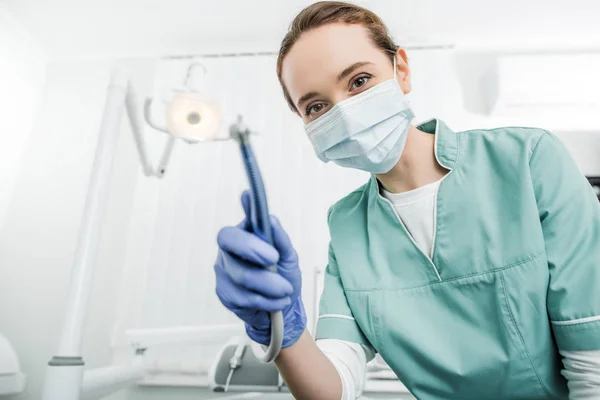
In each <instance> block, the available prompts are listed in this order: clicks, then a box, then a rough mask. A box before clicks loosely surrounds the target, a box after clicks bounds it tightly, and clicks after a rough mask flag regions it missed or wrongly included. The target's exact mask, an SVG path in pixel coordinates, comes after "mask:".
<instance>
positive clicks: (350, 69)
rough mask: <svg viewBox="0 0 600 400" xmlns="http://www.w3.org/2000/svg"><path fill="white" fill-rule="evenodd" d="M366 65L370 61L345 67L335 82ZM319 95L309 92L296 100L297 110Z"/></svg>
mask: <svg viewBox="0 0 600 400" xmlns="http://www.w3.org/2000/svg"><path fill="white" fill-rule="evenodd" d="M367 64H373V63H372V62H370V61H359V62H355V63H354V64H352V65H350V66H348V67H346V68H345V69H344V70H343V71H342V72H340V74H339V75H338V77H337V82H340V81H341V80H343V79H344V78H346V77H347V76H348V75H350V74H351V73H353V72H354V71H355V70H357V69H358V68H360V67H362V66H363V65H367ZM318 96H319V93H317V92H309V93H306V94H305V95H304V96H302V97H300V99H298V103H297V107H298V109H300V106H301V105H302V104H303V103H305V102H307V101H309V100H311V99H313V98H315V97H318Z"/></svg>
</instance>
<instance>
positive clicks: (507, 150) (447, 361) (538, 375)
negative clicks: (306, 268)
mask: <svg viewBox="0 0 600 400" xmlns="http://www.w3.org/2000/svg"><path fill="white" fill-rule="evenodd" d="M419 129H420V130H422V131H424V132H427V133H431V134H435V156H436V159H437V161H438V162H439V163H440V164H441V165H442V166H443V167H445V168H447V169H448V170H449V171H450V172H449V173H448V174H447V175H446V176H445V177H444V179H443V180H442V182H441V184H440V187H439V191H438V195H437V204H436V210H435V213H436V214H435V237H434V245H433V256H432V257H429V256H428V255H426V254H424V253H423V252H422V251H421V250H420V249H419V247H418V246H417V245H416V244H415V242H414V241H413V239H412V238H411V237H410V235H409V234H408V233H407V231H406V229H405V227H404V226H403V224H402V222H401V220H400V218H399V217H398V215H397V214H396V212H395V211H394V209H393V207H392V205H391V203H389V202H388V201H387V200H385V199H384V198H383V197H382V196H381V195H380V190H379V185H378V181H377V179H376V178H375V177H371V179H370V180H369V182H368V183H367V184H365V185H364V186H362V187H361V188H359V189H358V190H356V191H354V192H352V193H350V194H349V195H347V196H346V197H344V198H343V199H342V200H340V201H339V202H338V203H336V204H335V205H334V206H333V207H332V208H331V209H330V210H329V216H328V220H329V229H330V234H331V243H330V248H329V264H328V266H327V270H326V274H325V287H324V291H323V295H322V298H321V305H320V317H319V322H318V326H317V333H316V338H317V339H325V338H333V339H342V340H347V341H352V342H356V343H360V344H363V345H366V346H371V347H373V348H374V349H375V350H376V351H377V352H378V353H379V354H380V355H381V356H382V357H383V359H384V360H385V361H386V362H387V363H388V364H389V365H390V367H391V368H392V369H393V370H394V372H395V373H396V375H398V377H399V379H400V380H401V381H402V382H403V383H404V385H405V386H406V387H407V388H408V389H409V390H410V391H411V392H412V393H413V395H415V396H416V397H417V398H419V399H424V400H429V399H461V400H465V399H478V400H482V399H485V400H492V399H503V400H506V399H548V398H551V399H552V398H556V399H558V398H562V399H564V398H567V396H568V389H567V384H566V380H565V378H564V377H562V375H561V374H560V370H561V368H562V364H561V358H560V356H559V354H558V349H560V350H598V349H600V244H599V242H598V241H599V239H600V205H599V203H598V200H597V198H596V195H595V193H594V191H593V189H592V188H591V186H590V185H589V183H588V182H587V180H586V178H585V177H584V176H583V175H582V174H581V173H580V172H579V170H578V169H577V167H576V165H575V163H574V162H573V160H572V158H571V157H570V155H569V153H568V152H567V150H566V149H565V147H564V146H563V145H562V143H561V142H560V141H559V140H558V139H557V138H556V137H555V136H553V135H552V134H551V133H549V132H547V131H544V130H541V129H533V128H520V127H511V128H502V129H493V130H472V131H466V132H458V133H457V132H453V131H452V130H450V129H449V128H448V127H447V126H446V125H445V124H444V123H443V122H441V121H439V120H431V121H428V122H426V123H424V124H423V125H421V126H419Z"/></svg>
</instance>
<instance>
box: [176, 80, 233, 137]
mask: <svg viewBox="0 0 600 400" xmlns="http://www.w3.org/2000/svg"><path fill="white" fill-rule="evenodd" d="M166 112H167V115H166V122H167V129H168V130H169V132H170V133H172V134H173V135H175V136H179V137H181V138H183V139H186V140H188V141H194V142H200V141H205V140H212V139H215V138H216V136H217V135H218V133H219V129H220V128H221V122H222V112H221V107H220V106H219V104H218V103H216V102H214V101H210V100H208V99H206V98H204V97H202V96H201V95H200V93H196V92H178V93H176V94H175V95H174V96H173V99H172V100H171V102H170V103H169V105H168V107H167V111H166Z"/></svg>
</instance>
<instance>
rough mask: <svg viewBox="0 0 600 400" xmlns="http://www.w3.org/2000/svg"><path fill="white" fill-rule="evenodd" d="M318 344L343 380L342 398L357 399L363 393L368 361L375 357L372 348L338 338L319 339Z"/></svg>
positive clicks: (343, 399)
mask: <svg viewBox="0 0 600 400" xmlns="http://www.w3.org/2000/svg"><path fill="white" fill-rule="evenodd" d="M317 346H318V347H319V349H321V351H322V352H323V354H325V355H326V356H327V358H329V360H330V361H331V363H332V364H333V366H334V367H335V369H336V370H337V372H338V374H339V376H340V380H341V381H342V400H355V399H357V398H359V397H360V396H361V395H362V392H363V388H364V385H365V377H366V373H367V361H370V360H372V359H373V357H374V353H373V351H372V350H371V349H369V348H367V347H365V346H361V345H359V344H356V343H353V342H346V341H344V340H338V339H321V340H317Z"/></svg>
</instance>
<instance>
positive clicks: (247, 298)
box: [215, 266, 291, 312]
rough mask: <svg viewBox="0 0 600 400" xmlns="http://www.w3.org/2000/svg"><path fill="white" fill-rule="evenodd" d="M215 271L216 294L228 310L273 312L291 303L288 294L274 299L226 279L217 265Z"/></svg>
mask: <svg viewBox="0 0 600 400" xmlns="http://www.w3.org/2000/svg"><path fill="white" fill-rule="evenodd" d="M215 272H216V273H217V296H218V297H219V300H220V301H221V303H223V305H224V306H225V307H227V309H229V310H234V309H238V310H248V311H267V312H273V311H280V310H283V309H284V308H285V307H287V306H288V305H290V303H291V299H290V297H289V296H286V297H281V298H277V299H274V298H271V297H268V296H263V295H261V294H259V293H253V292H248V291H247V290H246V289H245V288H243V287H240V286H237V285H235V283H233V282H232V281H230V280H228V278H227V276H226V274H225V272H224V271H223V270H222V269H221V268H219V267H218V266H215Z"/></svg>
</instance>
